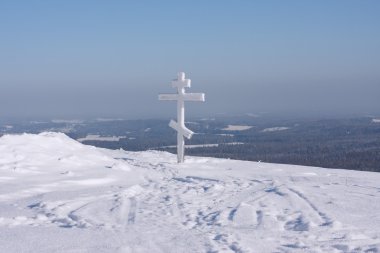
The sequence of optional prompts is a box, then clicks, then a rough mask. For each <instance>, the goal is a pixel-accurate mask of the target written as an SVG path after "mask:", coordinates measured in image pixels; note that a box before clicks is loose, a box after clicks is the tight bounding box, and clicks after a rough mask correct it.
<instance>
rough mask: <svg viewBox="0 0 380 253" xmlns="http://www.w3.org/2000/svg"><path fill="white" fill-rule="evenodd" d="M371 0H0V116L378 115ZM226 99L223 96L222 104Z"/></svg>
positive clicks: (379, 80) (375, 17)
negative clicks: (183, 109) (181, 111)
mask: <svg viewBox="0 0 380 253" xmlns="http://www.w3.org/2000/svg"><path fill="white" fill-rule="evenodd" d="M379 13H380V1H369V0H362V1H349V0H341V1H338V0H333V1H322V0H321V1H306V0H302V1H301V0H299V1H274V0H273V1H271V0H269V1H243V0H240V1H232V0H231V1H216V0H215V1H165V0H164V1H1V2H0V34H1V36H0V37H1V40H0V87H1V90H0V116H31V117H33V116H45V115H50V116H67V117H81V116H87V115H94V116H122V117H127V118H140V117H141V118H144V117H161V116H169V115H172V114H173V112H174V110H175V106H174V104H171V103H168V102H166V103H165V102H158V101H157V93H159V92H171V88H170V86H169V83H170V80H171V79H172V78H174V77H175V76H176V72H178V71H185V72H186V73H187V74H188V77H189V78H191V79H192V84H193V87H192V88H191V90H190V91H193V92H197V91H204V92H206V99H207V102H206V103H205V104H202V105H199V104H191V105H189V106H188V111H189V114H190V115H200V114H203V115H205V114H214V113H223V112H227V113H245V112H274V113H289V114H292V113H294V114H299V113H301V114H308V113H311V114H315V113H316V114H350V113H363V114H366V113H368V114H379V113H380V102H379V101H380V99H378V97H379V94H380V71H379V70H380V15H379ZM226 100H229V101H230V102H228V103H226Z"/></svg>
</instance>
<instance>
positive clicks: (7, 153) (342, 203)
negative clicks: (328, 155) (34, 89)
mask: <svg viewBox="0 0 380 253" xmlns="http://www.w3.org/2000/svg"><path fill="white" fill-rule="evenodd" d="M379 214H380V174H379V173H371V172H357V171H347V170H332V169H322V168H313V167H302V166H292V165H278V164H265V163H255V162H244V161H234V160H223V159H215V158H196V157H188V158H187V160H186V163H184V164H177V163H176V157H175V156H174V155H172V154H169V153H165V152H158V151H147V152H137V153H134V152H126V151H122V150H116V151H112V150H106V149H99V148H95V147H91V146H86V145H83V144H81V143H79V142H77V141H74V140H72V139H70V138H69V137H67V136H66V135H64V134H58V133H42V134H39V135H30V134H24V135H18V136H11V135H6V136H3V137H1V138H0V252H49V253H51V252H176V253H177V252H259V253H265V252H366V253H370V252H373V253H375V252H380V215H379Z"/></svg>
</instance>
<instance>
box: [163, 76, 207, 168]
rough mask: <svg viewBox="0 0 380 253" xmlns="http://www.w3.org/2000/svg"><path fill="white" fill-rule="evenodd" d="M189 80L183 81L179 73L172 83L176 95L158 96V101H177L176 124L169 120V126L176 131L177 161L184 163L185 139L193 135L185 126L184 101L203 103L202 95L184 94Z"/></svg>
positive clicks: (183, 77) (188, 86)
mask: <svg viewBox="0 0 380 253" xmlns="http://www.w3.org/2000/svg"><path fill="white" fill-rule="evenodd" d="M190 86H191V80H190V79H185V73H184V72H179V73H178V77H177V79H175V80H173V81H172V87H173V88H177V94H160V95H159V96H158V99H159V100H166V101H177V122H176V121H174V120H171V121H170V122H169V126H170V127H171V128H173V129H174V130H176V131H177V161H178V163H183V162H184V155H185V139H184V138H183V137H186V138H188V139H190V138H191V137H192V135H193V134H194V133H193V132H192V131H191V130H189V129H188V128H186V126H185V101H202V102H204V101H205V94H204V93H186V92H185V88H190Z"/></svg>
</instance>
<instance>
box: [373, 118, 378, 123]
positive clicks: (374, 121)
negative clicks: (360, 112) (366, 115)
mask: <svg viewBox="0 0 380 253" xmlns="http://www.w3.org/2000/svg"><path fill="white" fill-rule="evenodd" d="M372 122H373V123H380V119H372Z"/></svg>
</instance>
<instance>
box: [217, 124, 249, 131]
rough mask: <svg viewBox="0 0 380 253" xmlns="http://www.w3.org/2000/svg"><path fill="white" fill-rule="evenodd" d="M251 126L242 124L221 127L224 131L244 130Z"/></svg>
mask: <svg viewBox="0 0 380 253" xmlns="http://www.w3.org/2000/svg"><path fill="white" fill-rule="evenodd" d="M252 127H253V126H242V125H228V126H227V127H226V128H223V129H222V130H224V131H245V130H248V129H251V128H252Z"/></svg>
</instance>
